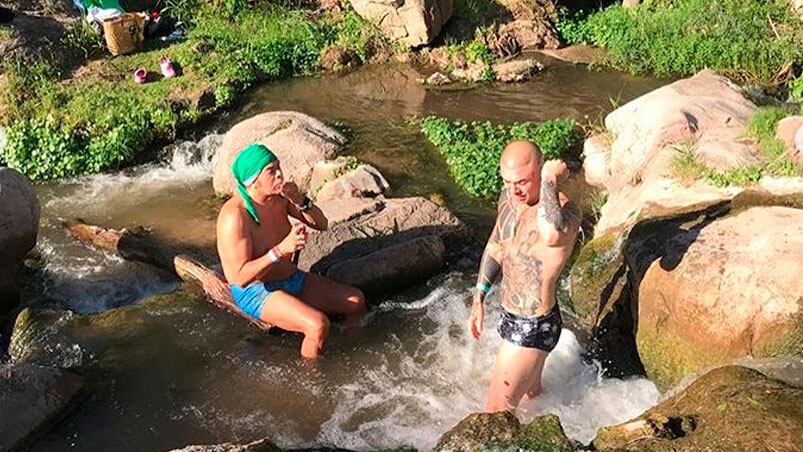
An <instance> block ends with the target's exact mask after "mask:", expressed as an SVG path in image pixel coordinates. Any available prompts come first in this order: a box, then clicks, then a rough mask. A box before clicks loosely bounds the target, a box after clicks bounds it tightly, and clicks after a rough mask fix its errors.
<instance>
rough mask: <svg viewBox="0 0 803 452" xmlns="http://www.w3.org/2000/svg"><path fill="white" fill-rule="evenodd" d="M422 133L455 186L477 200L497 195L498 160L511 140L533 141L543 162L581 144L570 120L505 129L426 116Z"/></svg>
mask: <svg viewBox="0 0 803 452" xmlns="http://www.w3.org/2000/svg"><path fill="white" fill-rule="evenodd" d="M421 131H422V132H423V133H424V135H425V136H426V137H427V139H429V141H431V142H432V144H433V145H435V147H436V148H437V149H438V151H439V152H440V153H441V154H443V156H444V157H445V158H446V163H447V164H448V165H449V171H450V172H451V174H452V176H453V177H454V178H455V180H456V181H457V183H458V184H460V185H461V186H462V187H463V188H464V189H465V190H466V191H467V192H469V193H470V194H472V195H474V196H479V197H491V196H495V195H497V194H498V193H499V190H500V188H501V179H500V177H499V157H500V156H501V154H502V150H503V149H504V147H505V145H507V143H509V142H510V141H513V140H530V141H533V142H534V143H536V144H538V146H539V147H540V148H541V151H542V152H543V154H544V158H545V159H553V158H559V157H563V156H565V155H566V153H567V152H568V151H569V150H570V149H572V148H573V147H575V146H576V145H577V144H578V143H579V142H580V133H579V127H578V126H577V124H576V122H575V121H574V120H573V119H558V120H554V121H546V122H543V123H541V124H534V123H531V122H522V123H517V124H513V125H511V126H506V125H495V124H492V123H490V122H487V121H486V122H471V123H466V122H462V121H450V120H448V119H446V118H440V117H437V116H429V117H426V118H424V119H423V120H422V121H421Z"/></svg>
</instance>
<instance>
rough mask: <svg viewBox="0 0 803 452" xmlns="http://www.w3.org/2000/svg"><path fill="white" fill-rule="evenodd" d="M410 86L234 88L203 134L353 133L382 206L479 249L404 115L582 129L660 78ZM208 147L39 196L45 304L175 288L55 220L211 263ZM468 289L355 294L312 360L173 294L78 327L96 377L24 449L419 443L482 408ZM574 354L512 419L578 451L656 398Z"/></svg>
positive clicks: (184, 149)
mask: <svg viewBox="0 0 803 452" xmlns="http://www.w3.org/2000/svg"><path fill="white" fill-rule="evenodd" d="M419 77H421V75H420V74H417V73H416V72H415V71H414V70H413V69H411V68H409V67H407V66H390V65H388V66H377V67H369V68H365V69H363V70H360V71H358V72H355V73H352V74H347V75H327V76H323V77H321V78H307V79H296V80H290V81H286V82H280V83H276V84H272V85H269V86H265V87H262V88H259V89H257V90H255V91H253V92H252V93H250V95H249V96H248V101H247V102H246V103H245V104H244V105H242V106H241V108H240V109H239V110H238V111H236V112H235V113H232V114H230V115H228V116H227V117H225V118H222V119H221V120H220V121H219V124H218V125H219V128H220V129H221V130H224V129H225V128H226V127H227V126H228V125H231V124H233V123H234V122H236V121H237V120H240V119H243V118H245V117H249V116H252V115H254V114H257V113H260V112H264V111H272V110H296V111H301V112H305V113H308V114H310V115H312V116H315V117H317V118H320V119H323V120H326V121H331V122H341V123H343V124H344V125H346V126H348V127H349V128H350V129H351V130H352V133H351V135H352V141H351V143H350V145H349V149H348V152H349V153H351V154H352V155H355V156H357V157H358V158H360V159H362V160H365V161H368V162H370V163H372V164H374V165H375V166H377V167H378V168H379V169H380V170H381V171H382V172H383V173H384V174H385V175H386V177H387V179H388V180H389V181H390V183H391V185H392V193H391V194H392V195H393V196H407V195H424V196H426V195H429V194H432V193H437V194H439V195H440V196H442V197H443V198H445V200H446V203H447V206H449V207H450V208H451V209H452V210H453V211H454V212H455V213H456V214H457V215H458V216H459V217H460V218H462V219H463V220H464V221H467V222H468V223H469V224H470V225H471V226H473V227H474V228H475V230H476V231H478V232H477V233H476V234H477V236H478V237H481V238H484V235H485V234H487V230H488V229H489V225H490V223H491V221H492V216H493V210H492V206H491V205H489V204H488V203H487V202H483V201H477V200H474V199H471V198H470V197H468V196H466V195H465V194H464V193H463V192H462V191H460V189H459V188H458V187H457V186H456V185H455V184H454V182H453V181H452V180H451V179H450V178H449V176H448V173H447V170H446V166H445V163H444V162H443V160H442V159H441V158H440V156H439V155H438V154H437V153H436V152H435V150H434V149H432V147H431V146H429V145H428V144H427V142H426V140H425V139H424V138H423V136H421V135H420V134H419V133H418V132H417V131H416V127H415V125H414V124H413V123H412V122H411V121H410V120H411V119H412V118H414V117H417V116H424V115H427V114H437V115H442V116H446V117H449V118H453V119H464V120H484V119H490V120H493V121H497V122H512V121H521V120H532V121H541V120H545V119H554V118H558V117H563V116H573V117H575V118H578V119H579V120H581V121H582V120H583V118H585V117H588V118H591V119H592V120H593V118H596V117H598V116H599V115H601V114H602V113H603V112H605V111H607V110H610V109H611V108H612V107H611V103H610V99H615V100H618V101H621V102H624V101H627V100H629V99H632V98H634V97H636V96H638V95H640V94H643V93H645V92H647V91H649V90H651V89H654V88H656V87H657V86H660V85H661V84H662V83H661V82H660V81H656V80H650V79H643V78H636V77H630V76H627V75H623V74H618V73H612V72H589V71H587V70H586V69H584V68H582V67H575V66H571V65H566V64H555V65H553V66H551V67H550V68H549V69H548V70H547V71H545V72H544V73H543V74H541V75H540V76H539V77H537V78H536V80H534V81H531V82H527V83H523V84H517V85H488V86H482V87H480V88H477V89H473V90H464V91H461V90H425V89H424V88H423V87H422V86H421V85H419V84H418V83H417V82H416V78H419ZM218 140H219V137H218V136H214V135H210V136H208V137H207V138H204V139H203V140H201V142H200V143H183V144H179V145H176V146H173V147H171V148H170V149H168V150H166V151H165V153H164V155H165V159H164V161H162V162H160V163H155V164H151V165H146V166H143V167H139V168H134V169H131V170H128V171H125V172H122V173H117V174H111V175H100V176H91V177H86V178H81V179H77V180H73V181H64V182H60V183H56V184H48V185H41V186H39V187H38V188H37V189H38V194H39V196H40V199H41V200H42V203H43V218H42V226H41V234H40V244H39V246H38V250H39V252H40V254H41V255H42V257H43V261H44V263H45V267H44V272H45V275H46V276H47V278H46V279H47V282H46V284H45V293H44V297H46V298H48V299H51V300H55V301H57V302H59V303H61V304H63V305H65V306H67V307H69V308H70V309H72V310H74V311H76V312H78V313H97V312H102V311H106V310H108V309H110V308H115V307H119V306H125V305H130V304H132V303H135V302H137V301H138V300H141V299H142V298H144V297H146V296H148V295H152V294H158V293H169V292H172V291H174V290H175V289H176V288H177V287H178V283H177V282H176V280H174V279H173V278H171V277H170V276H169V275H165V274H162V273H161V272H159V271H156V270H153V269H151V268H149V267H148V266H146V265H141V264H136V263H131V262H124V261H122V260H120V259H118V258H116V257H113V256H108V255H106V254H104V253H100V252H96V251H93V250H90V249H88V248H86V247H84V246H83V245H79V244H76V243H74V242H73V241H71V240H70V239H68V238H66V237H65V235H64V233H63V231H62V230H61V228H60V225H59V224H60V219H61V218H73V217H82V218H84V219H85V220H87V221H88V222H90V223H95V224H102V225H106V226H112V227H118V228H119V227H130V226H134V225H142V226H146V227H148V228H150V229H152V230H153V231H154V233H155V234H156V235H158V236H161V237H164V238H165V239H169V240H172V241H178V242H182V243H185V244H188V245H191V246H193V247H196V248H197V249H200V250H202V251H207V252H213V249H214V248H213V246H214V218H215V215H216V209H217V207H218V205H219V204H218V202H217V201H215V200H214V198H213V196H212V190H211V183H210V178H211V169H212V165H213V164H212V155H213V153H214V150H215V148H216V146H217V143H218ZM576 179H581V178H576ZM581 189H582V184H580V183H576V184H575V190H581ZM471 279H472V276H471V275H468V274H457V273H455V274H450V275H446V276H442V277H439V278H436V279H434V280H433V281H430V283H429V284H427V285H422V286H420V287H415V288H411V289H410V290H409V291H408V292H406V293H404V294H402V295H399V296H397V297H394V298H392V299H388V300H372V304H373V305H374V306H375V307H374V308H372V310H371V313H370V315H369V317H368V318H367V320H366V325H365V327H364V328H360V329H353V330H346V331H340V330H336V331H334V333H333V335H332V337H331V340H330V342H329V345H328V348H327V356H326V357H325V359H323V360H322V361H321V362H320V363H318V364H316V365H314V366H310V365H305V364H303V363H302V362H301V361H300V360H299V359H298V358H297V350H298V346H299V339H298V338H297V337H295V336H293V335H274V334H271V335H267V336H266V335H264V334H262V333H261V332H257V331H254V330H253V329H251V327H250V326H248V325H246V324H245V322H242V321H241V320H239V319H235V318H233V317H232V316H230V315H228V314H226V313H223V312H221V311H219V310H217V309H215V308H213V307H211V306H208V305H207V304H206V303H203V302H202V301H198V300H194V299H187V297H185V296H184V295H182V294H181V293H176V294H174V295H168V296H167V297H166V299H167V300H168V302H165V301H164V299H163V300H162V301H161V302H160V303H161V304H156V305H154V306H157V308H153V307H151V308H148V309H152V310H153V311H154V312H153V313H151V314H148V316H144V314H132V313H129V314H126V315H128V316H132V317H131V318H128V320H115V321H109V322H111V323H112V324H114V325H115V327H114V328H108V326H99V325H105V324H104V323H102V322H96V323H93V322H91V321H86V322H84V323H81V322H79V323H80V324H82V325H84V330H81V329H80V328H79V327H78V326H75V325H73V326H72V327H71V328H73V329H75V330H76V331H75V332H74V333H75V334H74V335H73V337H77V338H80V340H78V339H76V340H77V342H80V343H81V344H82V347H83V348H84V350H83V353H84V355H85V358H86V359H87V360H89V361H93V360H94V361H96V362H97V363H99V364H98V366H99V367H100V368H101V369H102V370H103V372H101V373H102V374H103V375H104V379H103V380H102V381H103V383H99V384H98V387H97V390H96V391H95V394H94V396H93V397H92V398H91V399H90V401H88V402H87V403H86V404H84V406H83V407H82V409H81V410H80V411H79V412H78V413H76V414H75V415H73V416H72V417H71V418H70V420H69V421H67V422H64V423H62V424H61V425H60V426H59V427H57V428H56V429H55V430H53V431H52V432H50V433H49V434H48V435H47V436H45V437H44V438H43V439H42V440H41V441H39V443H38V444H37V445H36V447H35V449H36V450H67V449H69V450H154V449H165V448H171V447H179V446H182V445H184V444H187V443H201V442H221V441H246V440H252V439H256V438H260V437H266V436H267V437H270V438H272V439H273V440H274V441H275V442H276V443H277V444H279V445H280V446H284V447H291V446H292V447H300V446H318V445H329V446H338V447H346V448H352V449H359V450H371V449H377V448H385V447H395V446H399V445H403V444H408V445H412V446H415V447H417V448H420V449H423V450H427V449H430V448H431V447H432V446H433V445H434V443H435V442H436V441H437V439H438V437H439V436H440V435H441V434H442V433H443V432H445V431H446V430H448V429H449V428H451V427H452V426H453V425H454V424H455V423H457V422H458V421H459V420H460V419H462V418H463V417H465V416H466V415H467V414H468V413H470V412H473V411H477V410H478V409H480V408H481V406H482V401H483V397H484V393H485V389H486V386H487V384H488V379H489V376H490V375H489V374H490V368H491V366H492V363H493V356H494V350H495V348H496V347H497V346H498V344H499V338H498V336H497V335H496V334H495V332H494V331H492V328H493V327H492V325H494V324H495V320H494V319H495V317H494V316H495V315H496V313H494V312H489V314H488V319H487V323H486V324H487V325H489V327H488V328H489V330H488V331H486V334H485V335H484V336H483V339H482V340H481V341H479V342H476V341H474V340H473V339H471V338H470V337H469V335H468V330H467V328H466V321H467V318H468V310H467V309H466V307H465V305H464V302H463V301H464V299H465V296H466V294H467V291H466V288H467V287H470V286H471ZM170 300H174V301H172V302H171V301H170ZM146 305H148V306H151V305H150V302H149V303H146ZM143 309H144V308H143ZM128 311H130V310H122V311H120V312H128ZM134 312H136V311H134ZM148 312H150V311H148ZM107 314H108V313H107ZM121 315H122V314H121ZM137 315H138V316H139V317H137ZM143 316H144V317H143ZM123 317H125V316H123ZM87 318H91V317H87ZM143 318H144V319H146V320H147V321H143ZM54 340H55V339H54ZM109 344H111V345H109ZM582 353H583V349H582V346H581V344H580V343H579V342H578V340H577V338H576V337H575V335H574V333H572V332H571V331H570V330H564V333H563V334H562V336H561V339H560V342H559V344H558V347H557V349H556V350H555V351H554V352H553V353H552V354H551V355H550V357H549V358H548V360H547V364H546V368H545V371H544V372H545V373H544V381H545V383H544V385H545V393H544V394H543V395H542V396H540V397H538V398H537V399H535V400H534V401H533V402H531V403H529V404H527V405H524V406H523V409H522V416H523V417H524V418H525V419H526V418H531V417H532V416H534V415H536V414H541V413H546V412H552V413H555V414H558V415H559V416H560V418H561V421H562V422H563V425H564V427H565V429H566V432H567V434H568V435H569V436H570V437H572V438H575V439H577V440H579V441H582V442H588V441H589V440H590V439H592V438H593V436H594V434H595V431H596V429H597V428H598V427H600V426H603V425H608V424H613V423H616V422H620V421H623V420H626V419H629V418H631V417H633V416H635V415H637V414H639V413H640V412H641V411H643V410H644V409H645V408H647V407H649V406H650V405H651V404H653V403H654V402H655V401H656V400H657V398H658V391H657V390H656V388H655V386H654V385H653V384H652V383H650V382H649V381H647V380H644V379H635V380H629V381H621V380H615V379H603V378H601V377H600V375H599V372H598V369H597V368H596V367H595V366H594V365H593V364H589V363H586V362H584V361H583V360H582V358H581V357H582Z"/></svg>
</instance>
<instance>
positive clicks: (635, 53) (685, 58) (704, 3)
mask: <svg viewBox="0 0 803 452" xmlns="http://www.w3.org/2000/svg"><path fill="white" fill-rule="evenodd" d="M558 29H559V30H560V31H561V33H562V34H563V36H564V38H565V39H566V40H567V41H569V42H570V43H575V44H591V45H595V46H598V47H601V48H603V49H605V50H607V51H608V59H607V63H608V64H610V65H611V66H613V67H616V68H619V69H622V70H626V71H629V72H632V73H639V74H642V73H651V74H655V75H658V76H684V75H691V74H694V73H696V72H698V71H700V70H702V69H704V68H711V69H714V70H716V71H718V72H720V73H723V74H725V75H727V76H730V77H732V78H736V79H740V80H743V81H755V82H760V83H767V84H769V83H773V82H779V81H785V80H781V78H783V77H784V76H785V74H783V71H782V69H783V68H784V67H785V65H787V64H789V63H797V64H798V65H799V64H800V63H803V21H801V20H800V19H799V18H798V17H795V16H794V15H793V14H792V13H791V11H790V10H789V8H787V7H786V6H785V4H784V2H783V1H782V0H778V1H744V0H718V1H710V0H653V1H649V0H648V1H646V2H644V4H643V5H641V6H639V7H637V8H623V7H621V6H618V5H617V6H613V7H610V8H608V9H605V10H603V11H599V12H594V13H592V14H583V13H580V14H577V15H574V16H572V15H570V14H567V13H566V12H564V13H563V16H562V19H561V20H560V21H559V23H558Z"/></svg>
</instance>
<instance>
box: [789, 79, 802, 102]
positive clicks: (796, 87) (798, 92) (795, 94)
mask: <svg viewBox="0 0 803 452" xmlns="http://www.w3.org/2000/svg"><path fill="white" fill-rule="evenodd" d="M789 96H790V97H791V98H792V99H794V100H796V101H797V102H803V75H801V76H799V77H798V78H796V79H794V80H792V81H790V82H789Z"/></svg>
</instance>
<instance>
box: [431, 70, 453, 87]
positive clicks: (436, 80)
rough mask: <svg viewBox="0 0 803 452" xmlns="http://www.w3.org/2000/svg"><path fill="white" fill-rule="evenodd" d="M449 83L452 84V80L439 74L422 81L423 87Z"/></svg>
mask: <svg viewBox="0 0 803 452" xmlns="http://www.w3.org/2000/svg"><path fill="white" fill-rule="evenodd" d="M449 83H452V79H450V78H449V77H447V76H445V75H443V74H442V73H440V72H436V73H434V74H432V75H430V76H429V77H427V78H426V79H425V80H424V84H425V85H432V86H441V85H448V84H449Z"/></svg>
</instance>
